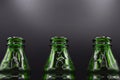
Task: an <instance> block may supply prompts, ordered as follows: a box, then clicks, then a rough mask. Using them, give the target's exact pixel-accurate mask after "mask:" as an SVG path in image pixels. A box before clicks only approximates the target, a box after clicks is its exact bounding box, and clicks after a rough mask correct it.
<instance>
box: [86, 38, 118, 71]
mask: <svg viewBox="0 0 120 80" xmlns="http://www.w3.org/2000/svg"><path fill="white" fill-rule="evenodd" d="M110 42H111V39H110V37H105V36H102V37H96V38H95V40H94V55H93V56H92V58H91V60H90V63H89V68H88V70H89V72H102V71H103V72H115V73H116V72H119V67H118V64H117V62H116V59H115V57H114V56H113V53H112V50H111V43H110Z"/></svg>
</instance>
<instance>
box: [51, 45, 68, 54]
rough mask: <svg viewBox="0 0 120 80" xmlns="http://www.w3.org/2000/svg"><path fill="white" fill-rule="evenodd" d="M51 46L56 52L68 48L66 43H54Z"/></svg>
mask: <svg viewBox="0 0 120 80" xmlns="http://www.w3.org/2000/svg"><path fill="white" fill-rule="evenodd" d="M51 47H52V48H51V49H52V50H54V51H55V52H62V51H64V50H67V46H66V45H64V44H53V45H52V46H51Z"/></svg>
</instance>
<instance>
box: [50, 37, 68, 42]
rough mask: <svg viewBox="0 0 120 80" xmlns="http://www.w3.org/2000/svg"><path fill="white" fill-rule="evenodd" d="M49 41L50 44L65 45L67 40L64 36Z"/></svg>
mask: <svg viewBox="0 0 120 80" xmlns="http://www.w3.org/2000/svg"><path fill="white" fill-rule="evenodd" d="M50 41H51V43H52V44H67V42H68V39H67V38H66V37H64V36H61V37H58V36H55V37H52V38H51V39H50Z"/></svg>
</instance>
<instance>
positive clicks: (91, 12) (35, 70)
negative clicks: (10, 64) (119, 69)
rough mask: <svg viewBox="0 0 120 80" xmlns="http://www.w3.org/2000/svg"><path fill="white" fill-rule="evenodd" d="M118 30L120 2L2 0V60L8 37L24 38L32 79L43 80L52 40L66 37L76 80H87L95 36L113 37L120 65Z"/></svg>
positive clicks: (119, 29)
mask: <svg viewBox="0 0 120 80" xmlns="http://www.w3.org/2000/svg"><path fill="white" fill-rule="evenodd" d="M119 27H120V1H119V0H0V60H2V58H3V57H4V54H5V52H6V43H7V42H6V39H7V37H9V36H20V37H23V38H25V40H26V56H27V58H28V60H29V64H30V66H31V70H32V76H31V80H41V77H42V75H43V66H44V64H45V62H46V60H47V58H48V56H49V53H50V47H49V46H48V45H49V44H50V42H49V39H50V38H51V37H52V36H56V35H57V36H66V37H67V38H68V39H69V54H70V56H71V58H72V60H73V62H74V65H75V67H76V74H77V77H76V80H85V79H86V69H87V67H88V62H89V59H90V57H91V55H92V53H93V51H92V39H93V38H94V37H96V36H101V35H106V36H110V37H111V38H112V40H113V42H112V44H113V47H112V49H113V53H114V56H115V58H116V59H117V60H118V63H119V64H120V60H119V58H120V55H119V53H120V46H119V45H120V43H119V42H120V28H119Z"/></svg>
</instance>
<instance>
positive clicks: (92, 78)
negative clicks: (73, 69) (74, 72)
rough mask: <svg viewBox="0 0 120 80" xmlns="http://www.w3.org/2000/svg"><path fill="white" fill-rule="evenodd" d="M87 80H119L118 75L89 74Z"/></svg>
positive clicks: (119, 76)
mask: <svg viewBox="0 0 120 80" xmlns="http://www.w3.org/2000/svg"><path fill="white" fill-rule="evenodd" d="M88 80H120V75H119V74H95V73H91V74H89V76H88Z"/></svg>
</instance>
